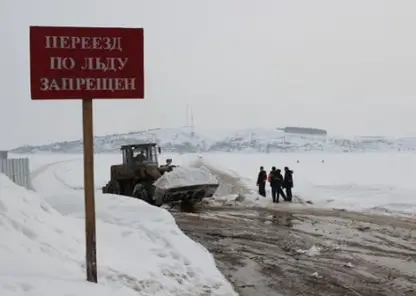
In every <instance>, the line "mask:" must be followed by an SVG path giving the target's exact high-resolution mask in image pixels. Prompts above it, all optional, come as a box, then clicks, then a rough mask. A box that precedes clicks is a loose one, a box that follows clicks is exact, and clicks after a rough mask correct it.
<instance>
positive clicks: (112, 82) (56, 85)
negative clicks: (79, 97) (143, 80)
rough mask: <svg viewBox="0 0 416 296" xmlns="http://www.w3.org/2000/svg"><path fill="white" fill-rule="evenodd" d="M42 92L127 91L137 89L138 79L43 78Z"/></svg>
mask: <svg viewBox="0 0 416 296" xmlns="http://www.w3.org/2000/svg"><path fill="white" fill-rule="evenodd" d="M40 81H41V90H42V91H82V90H87V91H111V92H114V91H126V90H135V89H136V78H122V77H116V78H106V77H104V78H95V77H90V78H56V79H48V78H46V77H44V78H41V80H40Z"/></svg>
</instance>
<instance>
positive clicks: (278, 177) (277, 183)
mask: <svg viewBox="0 0 416 296" xmlns="http://www.w3.org/2000/svg"><path fill="white" fill-rule="evenodd" d="M269 182H270V186H271V187H274V188H278V187H281V186H282V184H283V176H282V174H281V173H280V172H278V171H277V170H276V171H270V173H269Z"/></svg>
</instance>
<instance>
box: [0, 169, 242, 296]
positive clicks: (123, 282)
mask: <svg viewBox="0 0 416 296" xmlns="http://www.w3.org/2000/svg"><path fill="white" fill-rule="evenodd" d="M69 198H71V199H72V200H71V201H70V202H69V201H68V200H65V199H69ZM50 200H51V201H53V204H50V203H48V202H46V201H45V200H44V199H43V198H41V197H39V195H37V194H36V193H33V192H29V191H27V190H25V189H24V188H21V187H18V186H16V185H15V184H13V183H12V182H11V181H10V180H9V179H8V178H6V177H5V176H4V175H1V174H0V235H1V238H2V239H1V242H0V295H2V296H3V295H4V296H17V295H19V296H20V295H25V296H64V295H65V296H69V295H71V296H81V295H82V296H84V295H93V294H96V295H108V296H110V295H119V296H133V295H142V296H150V295H156V296H162V295H163V296H173V295H175V296H179V295H181V296H182V295H184V296H191V295H213V296H214V295H215V296H225V295H227V296H228V295H237V294H236V293H235V292H234V291H233V289H232V287H231V285H230V284H229V283H228V282H227V281H226V280H225V279H224V277H223V276H222V275H221V273H220V272H219V271H218V270H217V268H216V266H215V262H214V260H213V257H212V255H211V254H209V253H208V252H207V251H206V249H204V248H203V247H202V246H201V245H199V244H197V243H195V242H194V241H192V240H191V239H189V238H188V237H187V236H185V235H184V234H183V233H182V232H181V231H180V230H179V229H178V227H177V226H176V224H175V222H174V219H173V217H172V216H171V215H170V214H169V213H168V212H167V211H165V210H163V209H159V208H155V207H152V206H149V205H148V204H146V203H144V202H142V201H140V200H136V199H129V198H125V197H124V198H123V197H119V196H113V195H98V194H97V261H98V277H99V280H98V281H99V283H98V284H91V283H88V282H86V281H85V267H84V264H85V251H84V248H85V247H84V246H85V240H84V219H83V218H82V217H83V199H82V193H81V194H77V193H76V192H75V193H74V195H73V196H69V195H68V194H65V195H62V196H60V195H56V196H55V198H53V199H52V198H51V199H50ZM69 203H71V209H70V211H69V210H68V209H65V205H67V204H69ZM61 210H62V211H65V212H66V214H67V215H64V214H62V213H61Z"/></svg>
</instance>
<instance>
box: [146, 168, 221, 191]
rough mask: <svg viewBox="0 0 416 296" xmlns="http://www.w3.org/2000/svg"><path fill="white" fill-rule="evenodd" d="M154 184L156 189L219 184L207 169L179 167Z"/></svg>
mask: <svg viewBox="0 0 416 296" xmlns="http://www.w3.org/2000/svg"><path fill="white" fill-rule="evenodd" d="M153 184H154V185H155V186H156V187H159V188H163V189H167V188H172V187H179V186H192V185H199V184H218V180H217V178H216V177H215V176H214V175H213V174H211V172H210V171H209V170H207V169H206V168H203V167H202V168H196V167H182V166H179V167H175V168H174V169H173V170H172V171H171V172H168V173H165V174H163V176H162V177H160V178H159V179H158V180H156V182H154V183H153Z"/></svg>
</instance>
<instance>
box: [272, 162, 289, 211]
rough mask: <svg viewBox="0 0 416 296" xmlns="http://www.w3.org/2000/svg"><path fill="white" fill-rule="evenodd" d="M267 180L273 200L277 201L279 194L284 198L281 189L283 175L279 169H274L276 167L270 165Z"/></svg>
mask: <svg viewBox="0 0 416 296" xmlns="http://www.w3.org/2000/svg"><path fill="white" fill-rule="evenodd" d="M269 182H270V187H271V188H272V199H273V202H275V203H278V202H279V197H280V195H282V197H283V198H284V199H286V196H285V194H284V193H283V190H282V184H283V176H282V174H281V173H280V170H276V167H272V170H271V171H270V173H269Z"/></svg>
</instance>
